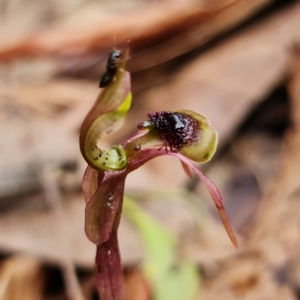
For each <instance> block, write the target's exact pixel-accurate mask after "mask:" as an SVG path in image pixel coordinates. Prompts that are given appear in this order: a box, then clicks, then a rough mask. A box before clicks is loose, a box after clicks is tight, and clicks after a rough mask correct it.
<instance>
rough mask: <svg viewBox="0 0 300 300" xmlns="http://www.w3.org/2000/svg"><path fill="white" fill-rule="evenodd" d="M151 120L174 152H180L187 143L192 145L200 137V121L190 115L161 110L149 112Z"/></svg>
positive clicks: (166, 144)
mask: <svg viewBox="0 0 300 300" xmlns="http://www.w3.org/2000/svg"><path fill="white" fill-rule="evenodd" d="M147 117H148V122H150V123H151V124H152V126H153V128H154V129H155V130H157V131H158V132H159V137H160V139H162V140H163V142H164V144H165V148H166V151H168V148H167V147H169V149H170V151H172V152H178V151H180V150H181V149H182V147H183V146H184V145H186V144H188V145H190V144H192V143H193V142H195V141H196V140H197V139H198V137H199V123H198V121H197V120H195V119H193V118H191V117H190V116H188V115H185V114H181V113H176V112H175V113H172V112H170V111H160V112H155V113H152V114H148V115H147Z"/></svg>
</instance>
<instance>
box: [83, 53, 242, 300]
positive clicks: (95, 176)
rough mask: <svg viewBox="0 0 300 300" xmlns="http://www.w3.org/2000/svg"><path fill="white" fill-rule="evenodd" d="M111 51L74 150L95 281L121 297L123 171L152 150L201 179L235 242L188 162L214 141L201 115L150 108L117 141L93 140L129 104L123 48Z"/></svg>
mask: <svg viewBox="0 0 300 300" xmlns="http://www.w3.org/2000/svg"><path fill="white" fill-rule="evenodd" d="M113 51H116V50H113ZM113 51H112V52H111V54H110V56H109V59H108V64H107V72H106V73H105V74H104V75H103V77H102V80H101V84H100V86H102V87H104V88H103V89H101V91H100V94H99V96H98V98H97V99H96V102H95V104H94V106H93V107H92V109H91V110H90V112H89V113H88V115H87V116H86V118H85V120H84V122H83V124H82V127H81V131H80V150H81V153H82V155H83V157H84V159H85V160H86V162H87V163H88V167H87V169H86V171H85V174H84V177H83V183H82V190H83V194H84V198H85V201H86V210H85V231H86V235H87V237H88V238H89V240H90V241H91V242H93V243H95V244H96V246H97V252H96V284H97V288H98V292H99V295H100V298H101V299H102V300H123V299H124V297H125V295H124V288H123V272H122V265H121V259H120V253H119V247H118V239H117V230H118V226H119V223H120V218H121V212H122V202H123V196H124V186H125V180H126V177H127V175H128V174H129V173H131V172H133V171H134V170H136V169H138V168H139V167H141V166H142V165H143V164H145V163H146V162H147V161H149V160H151V159H153V158H156V157H158V156H162V155H170V156H173V157H174V158H177V159H179V161H180V162H181V163H182V165H183V168H184V170H185V171H186V173H187V174H188V175H189V176H191V175H192V172H194V173H195V174H196V175H197V176H198V177H199V178H200V179H201V180H202V182H203V183H204V185H205V186H206V187H207V189H208V191H209V193H210V195H211V197H212V199H213V201H214V203H215V206H216V208H217V210H218V213H219V215H220V217H221V220H222V222H223V225H224V228H225V230H226V231H227V234H228V236H229V238H230V240H231V241H232V243H233V245H234V246H235V247H237V240H236V238H235V235H234V233H233V230H232V228H231V226H230V224H229V221H228V219H227V216H226V213H225V210H224V206H223V203H222V197H221V195H220V192H219V191H218V189H217V187H216V186H215V184H214V183H213V182H212V181H211V180H210V179H208V178H207V177H206V176H205V175H204V174H203V173H202V172H201V171H200V170H199V169H198V167H197V166H196V165H195V164H194V162H197V163H204V162H207V161H209V160H210V159H211V157H212V156H213V154H214V153H215V150H216V147H217V139H218V137H217V133H216V131H215V130H214V128H213V127H212V125H211V124H210V123H209V121H208V119H207V118H206V117H205V116H203V115H200V114H197V113H195V112H192V111H188V110H178V111H175V112H170V111H160V112H154V113H150V114H148V115H147V120H146V121H145V122H143V123H140V124H138V130H137V133H136V134H135V135H134V136H133V137H131V138H129V139H128V140H127V141H125V142H124V144H123V145H115V146H113V147H112V148H110V149H109V150H102V149H100V148H99V147H98V146H97V143H98V141H99V139H101V138H102V137H103V136H105V135H106V134H109V133H110V132H112V131H115V130H117V129H119V128H120V127H121V126H122V125H123V122H124V120H125V117H126V113H127V111H128V110H129V108H130V104H131V87H130V74H129V73H128V72H127V71H125V64H126V61H127V59H128V52H129V51H128V48H127V49H125V51H124V53H123V54H121V52H120V51H119V50H118V53H119V54H120V55H118V56H116V55H114V54H116V53H113ZM112 58H114V60H112Z"/></svg>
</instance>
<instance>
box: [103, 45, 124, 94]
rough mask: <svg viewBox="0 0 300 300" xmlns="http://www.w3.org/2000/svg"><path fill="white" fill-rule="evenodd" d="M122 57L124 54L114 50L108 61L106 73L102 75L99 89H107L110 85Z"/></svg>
mask: <svg viewBox="0 0 300 300" xmlns="http://www.w3.org/2000/svg"><path fill="white" fill-rule="evenodd" d="M121 56H122V52H121V51H120V50H112V51H110V53H109V55H108V59H107V65H106V72H105V73H104V74H103V75H102V77H101V80H100V83H99V87H100V88H102V87H106V86H107V85H109V84H110V83H111V82H112V80H113V78H114V76H115V75H116V72H117V63H118V62H119V60H120V58H121Z"/></svg>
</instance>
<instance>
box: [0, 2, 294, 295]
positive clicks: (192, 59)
mask: <svg viewBox="0 0 300 300" xmlns="http://www.w3.org/2000/svg"><path fill="white" fill-rule="evenodd" d="M299 29H300V3H299V2H298V1H296V0H294V1H292V0H281V1H280V0H185V1H183V0H160V1H155V0H122V1H121V0H119V1H117V0H115V1H109V0H65V1H59V0H48V1H38V0H1V1H0V41H1V43H0V107H1V109H0V132H1V140H0V299H5V300H19V299H22V300H40V299H47V300H64V299H70V300H83V299H85V300H96V299H99V298H98V296H97V293H96V289H95V285H94V278H93V272H94V257H95V247H94V245H93V244H92V243H90V242H89V241H88V239H87V238H86V236H85V233H84V200H83V197H82V195H81V188H80V185H81V179H82V175H83V172H84V169H85V167H86V163H85V162H84V161H83V159H82V157H81V155H80V152H79V144H78V135H79V129H80V125H81V122H82V120H83V118H84V116H85V115H86V113H87V112H88V110H89V108H90V107H91V106H92V104H93V102H94V100H95V99H96V96H97V94H98V92H99V89H98V83H99V79H100V77H101V75H102V74H103V73H104V71H105V65H106V60H107V56H108V53H109V51H111V50H112V49H113V47H114V46H117V47H119V48H121V49H122V48H124V47H125V46H126V43H127V41H128V40H130V49H131V58H130V60H129V61H128V70H129V71H130V72H131V74H132V89H133V105H132V109H131V110H130V112H129V115H128V117H127V121H126V124H125V126H124V127H123V128H122V130H120V131H118V132H116V133H114V134H112V135H110V136H108V137H107V138H106V139H104V140H103V141H101V146H102V147H103V148H108V147H110V146H111V145H112V144H116V143H122V142H123V141H124V140H125V139H126V138H128V137H129V136H131V135H132V134H133V133H134V132H135V131H136V126H137V124H138V123H140V122H142V121H144V120H146V114H147V113H149V112H153V111H160V110H175V109H190V110H193V111H196V112H198V113H201V114H204V115H206V116H207V117H208V118H209V119H210V121H211V122H212V124H213V125H214V127H215V128H216V130H217V131H218V133H219V147H218V151H217V153H216V155H215V157H214V158H213V160H212V161H211V162H209V163H207V164H205V165H203V166H201V169H202V170H203V171H204V172H205V173H206V175H208V177H210V178H211V179H212V180H213V181H214V182H215V183H216V185H217V186H218V187H219V189H220V191H221V194H222V195H223V197H224V202H225V207H226V210H227V213H228V215H229V219H230V221H231V224H232V225H233V227H234V229H235V232H236V233H237V236H238V240H239V244H240V247H239V249H238V250H236V249H234V247H233V246H232V245H231V244H230V242H229V239H228V238H227V235H226V233H225V231H224V229H223V227H222V225H221V224H220V221H219V219H218V216H217V213H216V210H215V208H214V205H213V202H212V201H211V199H210V197H209V194H208V193H207V192H206V190H205V189H204V187H203V186H202V184H201V183H200V182H198V180H197V179H196V178H191V179H190V178H187V177H186V175H185V173H184V171H183V170H182V167H181V165H180V163H179V162H177V161H175V160H174V159H173V158H171V157H170V158H169V157H163V158H157V159H155V160H153V161H151V162H149V163H148V164H147V165H145V166H143V167H142V168H140V169H139V170H138V171H136V172H134V173H132V174H131V175H130V176H129V178H128V179H127V182H126V195H127V198H126V201H125V204H124V205H125V206H124V214H123V219H122V221H121V226H120V230H119V241H120V247H121V254H122V260H123V265H124V270H125V282H126V289H127V298H126V300H150V299H152V300H169V299H170V300H177V299H178V300H180V299H185V300H195V299H197V300H198V299H199V300H200V299H203V300H204V299H205V300H215V299H227V300H236V299H246V300H260V299H261V300H274V299H284V300H296V299H300V255H299V254H300V181H299V178H300V176H299V175H300V46H299V45H300V30H299ZM114 37H116V38H115V39H114Z"/></svg>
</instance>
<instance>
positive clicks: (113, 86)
mask: <svg viewBox="0 0 300 300" xmlns="http://www.w3.org/2000/svg"><path fill="white" fill-rule="evenodd" d="M127 59H128V50H126V51H125V53H124V55H123V57H122V60H121V63H120V65H119V66H118V68H117V72H116V75H115V77H114V79H113V81H112V82H111V83H110V84H108V86H107V87H105V88H104V89H102V90H101V92H100V94H99V96H98V98H97V100H96V102H95V104H94V106H93V107H92V109H91V111H90V112H89V113H88V115H87V117H86V118H85V120H84V121H83V124H82V126H81V130H80V150H81V153H82V155H83V157H84V159H85V160H86V162H87V163H88V164H89V165H91V166H92V167H93V168H95V169H98V170H120V169H124V168H125V167H126V165H127V160H126V155H125V153H124V151H123V149H122V147H121V146H115V147H113V148H112V149H109V150H101V149H99V148H98V146H97V142H98V141H99V140H100V139H101V138H102V137H104V136H105V135H107V134H109V133H111V132H113V131H116V130H118V129H119V128H121V127H122V125H123V123H124V120H125V117H126V114H127V111H128V110H129V108H130V104H131V98H132V97H131V92H130V90H131V86H130V74H129V73H128V72H126V71H125V64H126V61H127ZM102 154H103V155H102Z"/></svg>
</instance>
